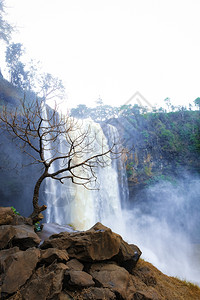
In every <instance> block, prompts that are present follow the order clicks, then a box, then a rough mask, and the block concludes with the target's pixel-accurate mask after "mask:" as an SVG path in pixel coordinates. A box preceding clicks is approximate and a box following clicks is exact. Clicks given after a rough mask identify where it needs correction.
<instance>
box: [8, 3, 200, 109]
mask: <svg viewBox="0 0 200 300" xmlns="http://www.w3.org/2000/svg"><path fill="white" fill-rule="evenodd" d="M5 2H6V4H7V6H8V9H7V12H8V19H9V20H10V21H12V23H14V24H16V25H17V26H18V28H19V33H18V34H15V35H14V37H13V41H14V42H21V43H23V45H24V46H25V48H26V49H27V53H28V54H29V56H30V57H32V58H35V59H37V60H38V59H39V60H41V61H42V63H43V65H44V69H45V71H46V72H50V73H52V74H53V75H55V76H59V77H60V78H61V79H63V81H64V83H65V85H66V91H67V97H68V103H70V104H71V105H77V104H78V103H85V104H87V105H88V106H90V105H94V103H95V101H96V100H97V99H98V97H99V96H100V97H101V98H102V100H103V102H104V103H105V104H112V105H122V104H124V103H126V102H127V100H128V99H129V98H130V97H131V96H132V95H133V94H134V93H135V92H137V91H139V92H140V93H141V94H142V95H143V96H144V97H145V98H146V99H147V100H148V102H150V103H151V104H152V105H154V104H155V103H158V104H159V105H162V104H163V100H164V99H165V98H166V97H169V98H171V100H172V102H173V103H174V104H177V105H178V104H188V103H189V102H190V103H192V102H193V101H194V99H196V98H197V97H199V96H200V80H199V72H200V21H199V13H200V1H199V0H187V1H186V0H132V1H131V0H84V1H83V0H73V1H72V0H17V1H16V0H6V1H5ZM132 101H134V100H132Z"/></svg>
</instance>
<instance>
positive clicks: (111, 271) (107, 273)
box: [89, 263, 136, 299]
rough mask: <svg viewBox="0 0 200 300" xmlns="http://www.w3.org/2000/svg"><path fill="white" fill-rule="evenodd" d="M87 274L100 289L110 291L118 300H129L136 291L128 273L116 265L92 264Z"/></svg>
mask: <svg viewBox="0 0 200 300" xmlns="http://www.w3.org/2000/svg"><path fill="white" fill-rule="evenodd" d="M89 273H90V274H91V276H92V277H93V279H94V280H95V282H97V283H98V284H99V286H100V287H103V288H108V289H110V290H111V291H112V292H114V293H115V294H116V295H117V297H118V298H119V299H129V297H131V296H133V295H134V293H135V291H136V290H135V287H134V285H133V282H132V280H131V275H130V274H129V272H128V271H127V270H126V269H124V268H122V267H119V266H118V265H117V264H116V263H96V264H93V265H92V266H91V269H90V271H89ZM120 297H121V298H120ZM118 298H117V299H118ZM130 299H131V298H130Z"/></svg>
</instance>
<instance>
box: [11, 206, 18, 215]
mask: <svg viewBox="0 0 200 300" xmlns="http://www.w3.org/2000/svg"><path fill="white" fill-rule="evenodd" d="M11 208H12V211H13V212H14V214H15V215H18V216H20V213H19V212H18V211H17V210H16V208H14V207H13V206H11Z"/></svg>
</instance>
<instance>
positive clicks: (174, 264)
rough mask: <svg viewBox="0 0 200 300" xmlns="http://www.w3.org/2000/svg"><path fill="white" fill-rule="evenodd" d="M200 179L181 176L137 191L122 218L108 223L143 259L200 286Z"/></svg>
mask: <svg viewBox="0 0 200 300" xmlns="http://www.w3.org/2000/svg"><path fill="white" fill-rule="evenodd" d="M199 186H200V177H199V176H197V175H192V174H189V173H186V172H185V173H184V174H183V175H182V176H181V178H177V179H176V181H174V182H167V181H160V182H158V183H156V184H155V185H153V186H149V187H148V188H146V189H145V190H142V191H140V192H139V193H138V194H137V195H136V197H135V199H133V200H134V201H133V202H132V204H131V205H130V207H129V208H128V209H126V210H123V211H122V216H123V217H122V219H123V224H120V223H121V220H120V221H119V220H118V221H115V220H113V219H110V220H109V221H107V225H109V226H110V227H111V228H112V229H113V230H116V231H117V232H118V233H120V234H121V235H122V236H123V237H124V238H125V239H126V240H127V242H129V243H134V244H136V245H137V246H139V248H140V249H141V251H142V258H143V259H145V260H147V261H149V262H151V263H152V264H153V265H154V266H155V267H157V268H158V269H159V270H161V271H162V272H163V273H165V274H167V275H169V276H177V277H178V278H180V279H183V280H187V281H191V282H193V283H196V284H198V285H200V260H199V258H200V257H199V253H200V252H199V249H200V236H199V234H198V232H199V229H200V220H199V217H198V212H199V208H200V189H199Z"/></svg>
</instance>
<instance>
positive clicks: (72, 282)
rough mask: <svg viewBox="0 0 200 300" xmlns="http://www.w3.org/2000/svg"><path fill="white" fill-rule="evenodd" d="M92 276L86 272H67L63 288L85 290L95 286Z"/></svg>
mask: <svg viewBox="0 0 200 300" xmlns="http://www.w3.org/2000/svg"><path fill="white" fill-rule="evenodd" d="M94 285H95V282H94V281H93V279H92V276H91V275H90V274H88V273H86V272H84V271H76V270H71V271H68V270H67V271H66V272H65V277H64V282H63V286H64V287H66V288H68V289H71V288H72V289H83V288H88V287H90V286H94Z"/></svg>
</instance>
